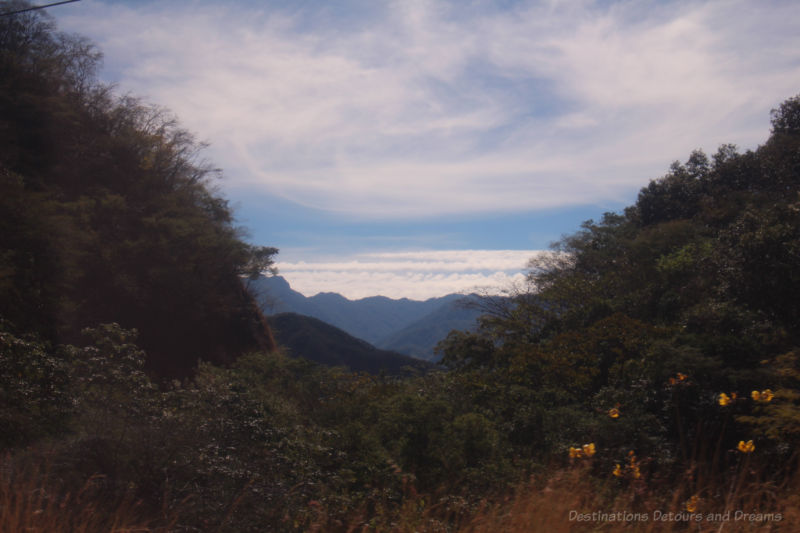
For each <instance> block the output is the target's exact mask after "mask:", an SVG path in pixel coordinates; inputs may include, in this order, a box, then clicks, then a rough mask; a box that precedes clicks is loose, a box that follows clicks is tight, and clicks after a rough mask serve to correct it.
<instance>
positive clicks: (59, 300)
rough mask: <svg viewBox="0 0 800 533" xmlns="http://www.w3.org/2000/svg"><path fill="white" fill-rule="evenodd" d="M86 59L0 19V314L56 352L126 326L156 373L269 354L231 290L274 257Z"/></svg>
mask: <svg viewBox="0 0 800 533" xmlns="http://www.w3.org/2000/svg"><path fill="white" fill-rule="evenodd" d="M13 5H16V4H13ZM19 5H23V4H19ZM100 61H101V54H100V52H99V51H98V50H96V49H95V48H94V47H93V46H92V44H91V43H89V42H87V41H86V40H85V39H83V38H81V37H78V36H70V35H64V34H60V33H57V32H55V31H54V28H53V24H52V23H51V22H49V21H48V20H47V19H44V18H42V15H40V14H38V13H23V14H19V15H15V16H11V17H4V18H2V20H0V212H2V219H0V224H2V226H1V227H0V249H1V250H2V255H0V316H2V317H3V318H4V319H5V320H7V321H9V322H10V323H12V324H13V326H14V327H16V328H19V330H20V331H28V332H36V333H37V334H39V335H41V336H42V337H43V338H45V339H48V340H50V341H56V342H72V341H75V340H76V339H77V338H78V335H79V332H80V330H81V329H82V328H84V327H88V326H94V325H96V324H98V323H102V322H117V323H119V324H121V325H122V326H123V327H125V328H136V329H137V330H138V331H139V342H140V343H141V345H142V346H143V347H144V348H146V350H147V353H148V356H149V357H148V366H149V367H150V368H152V370H154V371H156V372H157V373H158V374H161V375H170V376H186V375H188V373H189V372H190V371H191V368H192V367H193V366H194V364H195V363H196V362H197V360H199V359H203V360H207V361H216V362H230V361H232V360H233V359H234V358H235V357H236V355H237V354H239V353H241V352H243V351H245V350H248V349H256V348H259V349H270V348H271V347H272V345H271V340H270V338H269V334H268V331H267V330H266V328H265V324H264V322H263V320H262V319H261V317H260V314H259V312H258V310H257V309H256V307H255V306H254V305H253V302H252V301H251V298H250V297H249V296H248V295H247V294H246V293H245V292H244V291H243V290H242V287H241V283H240V280H239V277H240V276H241V275H242V274H244V273H245V272H249V271H254V272H259V271H260V270H261V269H262V268H264V267H268V266H269V261H270V256H271V255H272V254H273V253H274V252H275V250H271V249H264V248H261V249H258V248H254V247H252V246H250V245H248V244H246V243H245V242H243V241H242V240H241V239H240V235H239V231H238V230H237V228H235V227H234V226H233V217H232V213H231V211H230V209H229V208H228V206H227V204H226V202H225V200H224V199H222V198H221V197H220V196H219V195H217V194H216V193H215V192H214V189H213V186H214V184H213V182H214V180H215V178H216V175H217V173H218V171H217V170H215V169H214V168H213V167H212V166H211V165H210V164H208V163H207V162H205V161H203V159H202V156H201V155H200V149H201V148H202V146H201V145H200V144H198V143H197V142H196V141H195V140H194V139H193V137H192V136H191V135H190V134H189V133H188V132H186V131H184V130H183V129H181V128H180V126H179V124H178V123H177V121H176V120H175V118H174V117H172V116H171V115H170V114H169V112H168V111H166V110H163V109H159V108H158V107H156V106H153V105H150V104H146V103H143V102H141V101H139V100H137V99H136V98H133V97H130V96H118V95H117V94H115V92H114V91H113V90H112V88H111V87H108V86H105V85H103V84H100V83H98V82H97V80H96V79H95V71H96V69H97V68H98V66H99V64H100Z"/></svg>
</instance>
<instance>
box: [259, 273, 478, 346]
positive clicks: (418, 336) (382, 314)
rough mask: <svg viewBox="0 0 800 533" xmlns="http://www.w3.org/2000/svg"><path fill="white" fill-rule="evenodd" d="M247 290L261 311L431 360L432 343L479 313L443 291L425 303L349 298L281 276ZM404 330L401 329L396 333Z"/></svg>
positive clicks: (265, 279)
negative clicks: (310, 291)
mask: <svg viewBox="0 0 800 533" xmlns="http://www.w3.org/2000/svg"><path fill="white" fill-rule="evenodd" d="M248 288H249V290H250V291H251V292H252V293H253V294H254V295H255V297H256V299H257V300H258V302H259V305H260V306H261V309H262V310H263V311H264V313H265V314H268V315H270V314H279V313H297V314H301V315H306V316H310V317H314V318H317V319H319V320H322V321H323V322H327V323H328V324H331V325H333V326H336V327H337V328H340V329H342V330H344V331H346V332H347V333H349V334H350V335H352V336H354V337H357V338H359V339H363V340H365V341H367V342H369V343H370V344H373V345H375V346H379V347H381V348H386V349H392V350H395V351H399V352H401V353H404V354H407V355H414V356H416V357H421V358H423V359H428V360H430V359H432V357H433V347H434V346H435V345H436V343H437V342H438V341H439V340H441V339H443V338H444V337H445V336H446V335H447V333H449V332H450V331H451V330H452V329H469V328H470V327H471V326H472V325H473V324H474V321H475V319H476V318H477V317H478V316H479V315H480V313H479V312H478V311H477V310H475V309H460V308H459V307H460V306H459V305H458V302H460V301H461V300H463V299H464V298H465V297H464V296H463V295H461V294H449V295H447V296H442V297H439V298H430V299H428V300H425V301H417V300H409V299H408V298H401V299H398V300H395V299H391V298H387V297H385V296H371V297H369V298H361V299H359V300H349V299H347V298H345V297H344V296H342V295H341V294H337V293H330V292H325V293H320V294H317V295H315V296H311V297H306V296H304V295H302V294H300V293H299V292H297V291H295V290H293V289H292V288H291V286H290V285H289V283H288V282H287V281H286V280H285V279H284V278H282V277H281V276H270V277H264V276H262V277H260V278H258V279H257V280H254V281H251V282H250V283H249V285H248ZM402 332H405V333H402Z"/></svg>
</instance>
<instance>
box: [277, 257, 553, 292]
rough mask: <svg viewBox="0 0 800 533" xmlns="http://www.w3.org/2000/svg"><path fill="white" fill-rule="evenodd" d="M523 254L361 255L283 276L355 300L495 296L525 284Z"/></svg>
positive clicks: (289, 269)
mask: <svg viewBox="0 0 800 533" xmlns="http://www.w3.org/2000/svg"><path fill="white" fill-rule="evenodd" d="M543 253H550V252H542V251H533V250H532V251H525V250H446V251H417V252H385V253H374V254H359V255H356V256H352V257H349V258H345V259H344V260H337V261H328V262H304V261H298V262H279V263H278V264H277V266H278V269H279V271H280V275H281V276H283V277H285V278H286V280H287V281H288V282H289V283H290V284H291V286H292V288H293V289H294V290H296V291H298V292H301V293H303V294H305V295H306V296H313V295H314V294H317V293H320V292H339V293H340V294H342V295H344V296H346V297H347V298H349V299H351V300H354V299H358V298H364V297H367V296H376V295H381V296H388V297H390V298H410V299H413V300H426V299H428V298H432V297H435V296H444V295H445V294H452V293H470V292H473V291H476V290H481V291H489V292H497V291H502V290H504V289H509V288H510V287H511V286H512V285H513V284H519V283H522V282H523V281H524V279H525V275H524V270H525V268H526V265H527V264H528V262H529V261H530V260H531V259H532V258H534V257H536V256H537V255H539V254H543Z"/></svg>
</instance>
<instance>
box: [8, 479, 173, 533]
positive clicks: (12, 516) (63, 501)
mask: <svg viewBox="0 0 800 533" xmlns="http://www.w3.org/2000/svg"><path fill="white" fill-rule="evenodd" d="M54 487H57V484H56V483H53V482H52V480H50V479H49V476H48V475H47V472H44V471H42V470H39V469H34V470H32V471H27V472H14V471H12V469H11V468H8V467H7V466H6V467H5V468H2V469H0V533H23V532H30V533H100V532H103V533H143V532H156V531H164V530H165V529H164V528H151V527H148V526H147V524H145V523H143V522H142V520H141V519H139V518H138V517H137V506H136V504H135V502H132V501H129V500H125V501H122V502H119V503H118V504H117V505H114V506H113V508H112V509H111V510H110V511H109V510H108V507H107V506H106V505H105V504H103V503H101V502H103V494H102V478H101V477H99V476H93V477H91V478H89V479H88V480H87V481H86V483H85V484H84V485H83V487H82V488H81V489H80V490H79V491H77V492H75V493H63V492H60V491H59V490H58V489H57V488H54Z"/></svg>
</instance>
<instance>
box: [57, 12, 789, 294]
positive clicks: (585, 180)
mask: <svg viewBox="0 0 800 533" xmlns="http://www.w3.org/2000/svg"><path fill="white" fill-rule="evenodd" d="M48 11H49V13H50V14H51V15H53V16H54V17H55V18H56V20H57V22H58V24H59V26H60V28H61V29H63V30H66V31H74V32H77V33H81V34H83V35H86V36H88V37H89V38H91V39H92V40H93V41H94V42H95V43H96V44H97V45H98V46H99V47H100V49H101V50H102V51H103V53H104V56H105V57H104V69H103V71H102V72H101V77H102V79H104V80H106V81H108V82H113V83H116V84H117V86H118V88H119V91H120V92H121V93H122V92H124V93H131V94H134V95H138V96H141V97H142V98H144V99H145V100H146V101H148V102H152V103H154V104H158V105H162V106H164V107H166V108H168V109H170V110H172V111H173V112H174V113H175V114H176V115H177V116H178V117H179V119H180V120H181V122H182V124H183V125H184V126H185V127H186V128H187V129H189V130H190V131H192V132H193V133H195V134H196V136H197V138H198V139H200V140H203V141H207V142H208V143H209V144H210V147H209V148H208V150H207V152H206V156H207V157H208V158H209V159H211V160H212V161H213V162H214V163H215V164H216V165H217V166H219V167H221V168H222V169H223V170H224V176H225V177H224V179H223V181H222V182H221V183H220V184H219V186H220V189H221V191H222V193H223V194H224V195H225V196H226V197H227V198H228V199H230V201H231V203H232V205H233V206H234V207H235V208H236V212H237V215H238V220H239V221H240V222H241V224H242V225H243V226H245V227H247V228H248V230H249V234H250V239H251V240H252V242H254V243H256V244H263V245H269V246H275V247H278V248H280V250H281V253H280V255H279V258H278V259H279V268H280V269H281V272H282V273H283V275H284V276H285V277H286V278H287V279H288V280H289V282H290V283H291V284H292V286H293V287H295V288H296V289H298V290H300V291H302V292H304V293H306V294H314V293H316V292H319V291H336V292H341V293H343V294H345V295H347V296H349V297H352V298H356V297H363V296H368V295H372V294H384V295H388V296H393V297H400V296H408V297H413V298H426V297H429V296H434V295H440V294H444V293H447V292H454V291H463V290H469V289H471V288H473V287H477V286H494V287H506V288H507V287H508V286H509V284H511V283H513V282H520V281H521V279H522V276H521V272H523V270H524V268H525V265H526V261H527V258H530V257H534V256H535V255H536V254H537V253H539V252H538V251H539V250H543V249H546V248H547V246H548V244H549V243H550V242H552V241H554V240H556V239H558V238H559V237H560V236H561V235H563V234H565V233H571V232H573V231H575V230H577V229H578V228H579V225H580V223H581V222H582V221H584V220H586V219H589V218H595V219H596V218H598V217H599V216H601V215H602V213H603V212H606V211H617V210H620V209H621V208H623V207H624V206H626V205H629V204H631V203H633V202H634V201H635V199H636V194H637V192H638V190H639V189H640V188H641V187H643V186H645V185H646V184H647V182H648V181H649V180H650V179H653V178H657V177H659V176H661V175H663V174H664V173H665V171H666V170H667V168H668V167H669V164H670V163H671V162H672V161H674V160H676V159H685V158H686V157H687V156H688V155H689V153H690V152H691V150H693V149H697V148H700V149H703V150H705V151H706V152H707V153H709V154H712V153H714V152H715V151H716V149H717V147H718V146H719V145H720V144H723V143H734V144H736V145H737V146H738V147H739V148H740V150H746V149H750V148H755V147H756V146H757V145H758V143H760V142H762V141H763V140H765V139H766V137H767V135H768V133H769V111H770V109H771V108H773V107H776V106H777V105H778V104H779V103H780V102H781V101H783V100H785V99H786V98H788V97H790V96H793V95H795V94H797V93H798V92H800V91H799V89H800V87H799V85H800V84H798V82H799V81H800V32H798V31H797V29H796V21H798V20H800V4H798V3H797V2H793V1H769V0H767V1H759V2H756V1H742V0H738V1H737V0H724V1H722V0H720V1H674V2H673V1H647V0H641V1H625V0H620V1H611V0H605V1H590V0H576V1H556V0H549V1H538V2H522V1H520V2H511V1H506V2H490V1H472V2H468V1H461V2H455V1H452V2H448V1H444V0H439V1H437V0H430V1H423V0H419V1H418V0H404V1H385V2H381V1H350V2H348V1H341V2H313V1H301V2H289V3H286V2H255V1H249V2H248V1H244V0H242V1H237V0H232V1H229V2H215V1H211V0H174V1H161V2H150V1H123V0H82V1H81V2H78V3H75V4H69V5H65V6H60V7H56V8H51V9H49V10H48Z"/></svg>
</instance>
